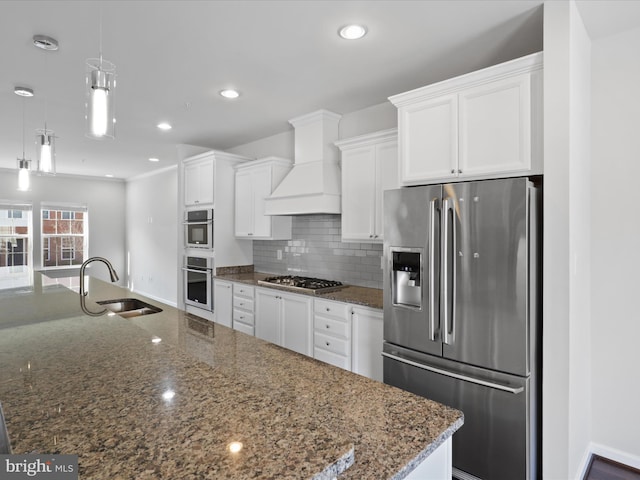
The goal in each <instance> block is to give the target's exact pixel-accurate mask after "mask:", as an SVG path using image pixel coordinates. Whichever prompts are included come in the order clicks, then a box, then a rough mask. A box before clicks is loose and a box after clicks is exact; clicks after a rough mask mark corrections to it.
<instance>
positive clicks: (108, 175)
mask: <svg viewBox="0 0 640 480" xmlns="http://www.w3.org/2000/svg"><path fill="white" fill-rule="evenodd" d="M105 177H107V178H113V175H111V174H110V173H107V174H106V175H105Z"/></svg>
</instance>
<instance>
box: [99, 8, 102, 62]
mask: <svg viewBox="0 0 640 480" xmlns="http://www.w3.org/2000/svg"><path fill="white" fill-rule="evenodd" d="M98 17H99V19H100V26H99V27H98V31H99V34H100V43H99V52H100V70H102V4H100V14H99V15H98Z"/></svg>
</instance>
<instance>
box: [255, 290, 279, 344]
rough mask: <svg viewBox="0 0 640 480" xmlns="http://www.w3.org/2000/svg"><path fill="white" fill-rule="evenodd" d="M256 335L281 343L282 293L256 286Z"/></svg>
mask: <svg viewBox="0 0 640 480" xmlns="http://www.w3.org/2000/svg"><path fill="white" fill-rule="evenodd" d="M255 331H256V337H258V338H261V339H263V340H266V341H268V342H271V343H275V344H276V345H280V294H279V293H277V292H276V293H273V291H269V290H267V289H262V288H256V315H255Z"/></svg>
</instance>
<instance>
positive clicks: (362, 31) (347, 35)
mask: <svg viewBox="0 0 640 480" xmlns="http://www.w3.org/2000/svg"><path fill="white" fill-rule="evenodd" d="M338 34H339V35H340V36H341V37H342V38H344V39H345V40H357V39H359V38H362V37H364V36H365V35H366V34H367V28H366V27H365V26H364V25H355V24H354V25H346V26H344V27H342V28H341V29H340V30H339V31H338Z"/></svg>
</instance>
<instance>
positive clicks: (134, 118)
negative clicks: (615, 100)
mask: <svg viewBox="0 0 640 480" xmlns="http://www.w3.org/2000/svg"><path fill="white" fill-rule="evenodd" d="M542 3H543V2H542V0H517V1H507V0H498V1H478V0H471V1H451V0H449V1H435V0H430V1H415V0H411V1H399V0H394V1H384V0H377V1H329V0H321V1H311V0H309V1H265V0H258V1H220V0H218V1H168V0H164V1H151V0H145V1H103V2H93V1H91V2H89V1H83V2H79V1H75V0H72V1H53V0H49V1H25V0H20V1H2V2H0V45H2V49H0V65H2V68H1V69H0V104H1V106H2V108H1V109H0V138H1V139H2V140H1V141H0V168H15V166H16V158H17V157H19V156H21V155H22V148H23V147H22V138H23V123H22V113H23V108H24V112H25V123H24V132H25V154H26V157H27V158H32V159H33V158H35V147H34V134H35V129H36V128H43V126H44V121H45V118H46V120H47V125H48V127H49V128H51V129H53V130H54V131H55V134H56V136H57V137H58V139H57V163H58V172H59V173H68V174H78V175H95V176H104V175H106V174H111V175H114V176H115V177H117V178H130V177H133V176H136V175H140V174H143V173H145V172H149V171H152V170H155V169H159V168H163V167H166V166H169V165H172V164H175V163H176V158H177V155H176V145H177V144H190V145H197V146H202V147H207V148H216V149H220V150H225V149H229V148H232V147H234V146H237V145H241V144H244V143H247V142H250V141H254V140H257V139H260V138H264V137H267V136H271V135H274V134H277V133H281V132H284V131H286V130H288V129H290V128H291V126H290V125H289V124H288V122H287V120H288V119H290V118H293V117H296V116H298V115H302V114H305V113H309V112H312V111H314V110H317V109H320V108H326V109H328V110H331V111H334V112H336V113H340V114H346V113H349V112H353V111H356V110H359V109H362V108H365V107H368V106H371V105H376V104H379V103H382V102H384V101H386V99H387V97H388V96H390V95H393V94H396V93H400V92H403V91H406V90H409V89H413V88H417V87H420V86H423V85H427V84H429V83H433V82H435V81H439V80H443V79H446V78H450V77H452V76H455V75H459V74H462V73H466V72H469V71H473V70H477V69H479V68H483V67H486V66H489V65H493V64H496V63H500V62H503V61H506V60H510V59H512V58H516V57H519V56H522V55H526V54H529V53H533V52H536V51H540V50H542ZM583 3H588V2H583ZM596 3H598V2H596ZM100 18H101V19H102V21H100ZM352 22H360V23H363V24H365V25H366V26H367V28H368V34H367V36H365V37H364V38H363V39H361V40H358V41H345V40H342V39H341V38H339V37H338V35H337V30H338V28H339V27H341V26H343V25H345V24H347V23H352ZM101 23H102V44H103V54H104V58H105V59H107V60H109V61H111V62H113V63H115V65H116V67H117V75H118V77H117V78H118V80H117V89H116V93H115V96H116V118H117V126H116V138H115V139H113V140H102V141H97V140H93V139H89V138H87V137H85V136H84V102H85V92H84V88H85V85H84V83H85V79H84V75H85V60H86V59H87V58H91V57H97V56H98V53H99V43H100V34H99V31H100V24H101ZM36 34H43V35H48V36H51V37H54V38H55V39H57V40H58V42H59V46H60V48H59V50H58V51H56V52H45V51H42V50H39V49H37V48H35V47H34V46H33V44H32V37H33V35H36ZM18 85H21V86H27V87H30V88H33V89H34V90H35V96H34V97H33V98H27V99H24V100H23V99H22V98H20V97H18V96H16V95H15V94H14V93H13V89H14V87H15V86H18ZM228 87H234V88H236V89H238V90H239V91H240V93H241V96H240V97H239V98H238V99H236V100H234V101H230V100H227V99H225V98H223V97H221V96H220V95H219V94H218V92H219V91H220V90H222V89H224V88H228ZM161 121H168V122H170V123H171V124H172V125H173V129H172V130H171V131H169V132H162V131H160V130H159V129H157V128H156V125H157V124H158V123H159V122H161ZM150 157H157V158H159V159H160V162H159V163H151V162H149V161H148V159H149V158H150Z"/></svg>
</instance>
